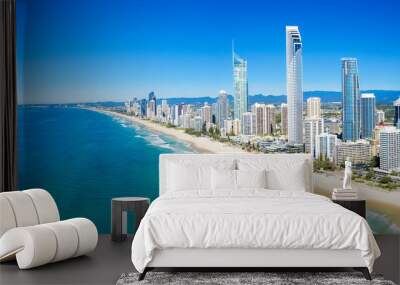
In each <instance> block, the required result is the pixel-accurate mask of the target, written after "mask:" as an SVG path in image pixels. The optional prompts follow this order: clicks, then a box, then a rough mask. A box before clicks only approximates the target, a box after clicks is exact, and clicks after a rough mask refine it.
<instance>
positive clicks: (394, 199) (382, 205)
mask: <svg viewBox="0 0 400 285" xmlns="http://www.w3.org/2000/svg"><path fill="white" fill-rule="evenodd" d="M341 177H343V171H342V172H338V171H336V172H325V173H314V175H313V179H314V192H315V193H317V194H321V195H324V196H327V197H331V195H332V189H333V188H341V184H342V180H341V179H342V178H341ZM351 185H352V188H353V189H356V190H357V192H358V196H359V197H360V198H361V199H365V200H367V207H368V208H369V209H371V210H372V211H376V212H377V213H381V214H384V215H385V216H386V217H387V218H388V219H390V220H391V222H392V223H394V224H395V225H396V226H397V227H398V228H400V191H399V190H394V191H387V190H384V189H381V188H378V187H374V186H369V185H367V184H364V183H357V182H354V181H352V183H351Z"/></svg>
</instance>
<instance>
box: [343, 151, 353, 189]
mask: <svg viewBox="0 0 400 285" xmlns="http://www.w3.org/2000/svg"><path fill="white" fill-rule="evenodd" d="M344 165H345V167H344V178H343V190H351V174H352V172H351V161H350V158H349V157H347V158H346V161H345V163H344Z"/></svg>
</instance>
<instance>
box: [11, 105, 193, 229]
mask: <svg viewBox="0 0 400 285" xmlns="http://www.w3.org/2000/svg"><path fill="white" fill-rule="evenodd" d="M18 139H19V142H18V148H19V149H18V155H19V177H18V178H19V188H20V189H27V188H33V187H39V188H44V189H46V190H48V191H49V192H50V193H51V194H52V195H53V197H54V199H55V200H56V202H57V205H58V207H59V211H60V215H61V218H62V219H67V218H72V217H87V218H89V219H91V220H92V221H93V222H94V223H95V224H96V226H97V228H98V230H99V232H101V233H108V232H110V220H111V217H110V215H111V214H110V213H111V209H110V204H111V202H110V201H111V198H112V197H119V196H145V197H149V198H151V199H154V198H156V197H157V195H158V157H159V155H160V154H161V153H182V152H193V151H192V150H191V149H190V147H189V146H188V145H186V144H183V143H180V142H177V141H175V140H173V139H172V138H169V137H167V136H164V135H161V134H157V133H152V132H149V131H147V130H145V129H143V128H141V127H139V126H137V125H133V124H132V123H130V122H127V121H124V120H121V119H119V118H116V117H111V116H108V115H105V114H101V113H98V112H94V111H89V110H84V109H78V108H67V107H52V106H42V107H19V109H18Z"/></svg>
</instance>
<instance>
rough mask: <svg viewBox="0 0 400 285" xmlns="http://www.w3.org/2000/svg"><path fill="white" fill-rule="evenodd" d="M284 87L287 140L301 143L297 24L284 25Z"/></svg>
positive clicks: (300, 71)
mask: <svg viewBox="0 0 400 285" xmlns="http://www.w3.org/2000/svg"><path fill="white" fill-rule="evenodd" d="M286 89H287V93H286V94H287V104H288V141H289V143H290V144H302V143H303V63H302V41H301V36H300V32H299V28H298V27H297V26H286Z"/></svg>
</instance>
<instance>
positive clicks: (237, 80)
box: [232, 49, 248, 120]
mask: <svg viewBox="0 0 400 285" xmlns="http://www.w3.org/2000/svg"><path fill="white" fill-rule="evenodd" d="M232 58H233V85H234V86H233V89H234V92H235V94H234V98H233V99H234V100H233V101H234V102H233V104H234V106H233V107H234V108H233V109H234V110H233V116H234V118H235V119H239V120H241V119H242V115H243V113H245V112H247V111H248V110H247V97H248V90H247V88H248V85H247V61H246V60H245V59H242V58H240V57H239V56H238V55H237V54H236V53H235V51H234V50H233V49H232Z"/></svg>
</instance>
